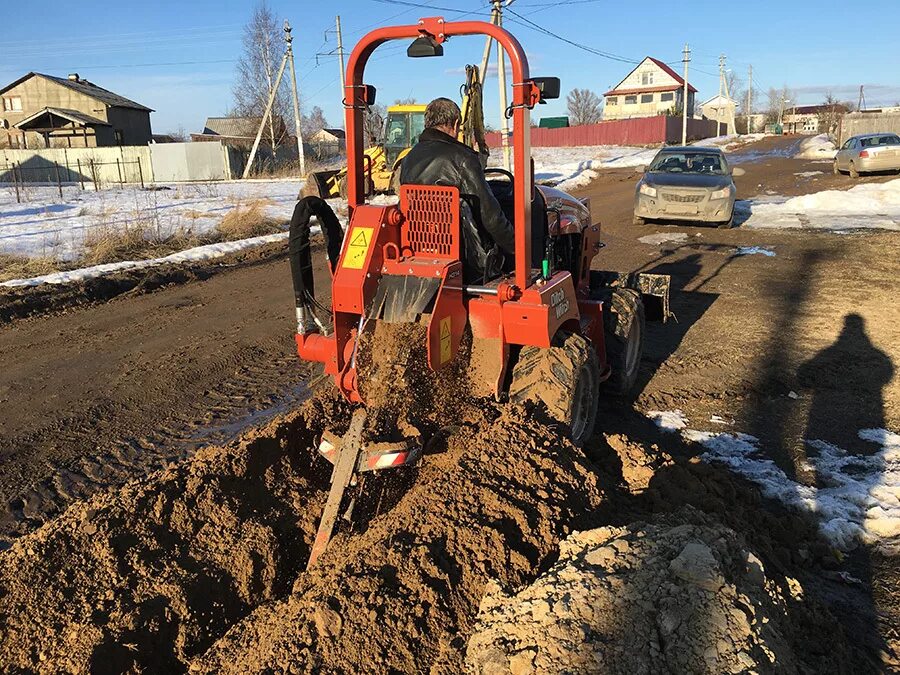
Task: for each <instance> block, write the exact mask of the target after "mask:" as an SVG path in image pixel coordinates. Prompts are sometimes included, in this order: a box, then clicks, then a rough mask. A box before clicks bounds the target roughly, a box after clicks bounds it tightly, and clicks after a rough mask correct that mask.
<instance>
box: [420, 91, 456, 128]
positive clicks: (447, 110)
mask: <svg viewBox="0 0 900 675" xmlns="http://www.w3.org/2000/svg"><path fill="white" fill-rule="evenodd" d="M461 115H462V113H460V111H459V106H458V105H456V103H454V102H453V101H451V100H450V99H449V98H436V99H434V100H433V101H432V102H431V103H429V104H428V105H427V106H426V107H425V128H426V129H430V128H431V127H452V126H453V125H454V124H455V123H456V122H457V121H459V118H460V116H461Z"/></svg>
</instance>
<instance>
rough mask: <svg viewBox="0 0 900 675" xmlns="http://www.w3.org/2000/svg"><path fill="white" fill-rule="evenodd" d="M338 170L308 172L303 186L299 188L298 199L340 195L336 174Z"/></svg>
mask: <svg viewBox="0 0 900 675" xmlns="http://www.w3.org/2000/svg"><path fill="white" fill-rule="evenodd" d="M339 173H341V172H340V171H316V172H314V173H311V174H309V176H307V178H306V182H305V183H304V184H303V187H302V188H300V199H303V198H304V197H318V198H319V199H331V198H332V197H338V196H340V193H339V188H338V182H337V180H336V179H337V176H338V174H339Z"/></svg>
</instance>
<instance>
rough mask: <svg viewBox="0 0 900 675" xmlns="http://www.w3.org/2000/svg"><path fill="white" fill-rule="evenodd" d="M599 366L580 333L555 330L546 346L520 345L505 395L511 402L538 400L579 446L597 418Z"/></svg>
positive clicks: (592, 350)
mask: <svg viewBox="0 0 900 675" xmlns="http://www.w3.org/2000/svg"><path fill="white" fill-rule="evenodd" d="M599 383H600V365H599V362H598V360H597V352H596V351H594V347H593V345H592V344H591V342H590V340H588V339H587V338H586V337H584V336H583V335H579V334H577V333H570V332H568V331H564V330H561V331H559V332H558V333H557V334H556V336H555V337H554V339H553V346H552V347H550V348H549V349H543V348H541V347H530V346H529V347H522V350H521V352H519V359H518V361H516V365H515V366H513V371H512V381H511V383H510V386H509V398H510V400H511V401H513V402H515V403H524V402H525V401H540V402H542V403H543V404H544V405H545V406H546V408H547V412H548V413H549V414H550V416H551V417H552V418H553V419H555V420H557V421H559V422H561V423H562V424H565V425H566V427H568V429H569V438H571V439H572V442H573V443H574V444H575V445H578V446H581V445H584V443H585V442H586V441H587V440H588V439H589V438H590V437H591V434H593V432H594V424H595V422H596V421H597V402H598V398H599V390H600V387H599Z"/></svg>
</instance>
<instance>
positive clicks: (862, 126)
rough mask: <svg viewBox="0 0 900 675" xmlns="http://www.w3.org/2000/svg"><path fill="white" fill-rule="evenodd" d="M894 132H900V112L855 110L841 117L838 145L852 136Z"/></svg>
mask: <svg viewBox="0 0 900 675" xmlns="http://www.w3.org/2000/svg"><path fill="white" fill-rule="evenodd" d="M885 132H892V133H895V134H900V113H896V112H891V113H871V112H855V113H849V114H847V115H844V116H843V117H842V118H841V128H840V131H839V132H838V136H839V138H838V146H841V145H843V144H844V141H846V140H847V139H848V138H850V137H851V136H858V135H859V134H879V133H885Z"/></svg>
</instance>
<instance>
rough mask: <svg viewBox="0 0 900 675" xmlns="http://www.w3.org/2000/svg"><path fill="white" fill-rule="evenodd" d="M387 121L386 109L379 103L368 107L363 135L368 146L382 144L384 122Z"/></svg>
mask: <svg viewBox="0 0 900 675" xmlns="http://www.w3.org/2000/svg"><path fill="white" fill-rule="evenodd" d="M385 119H387V108H386V107H385V106H384V105H382V104H381V103H376V104H375V105H373V106H369V109H368V110H367V111H366V117H365V127H364V133H365V138H366V143H367V144H368V145H369V146H372V145H381V144H382V143H383V142H384V121H385Z"/></svg>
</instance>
